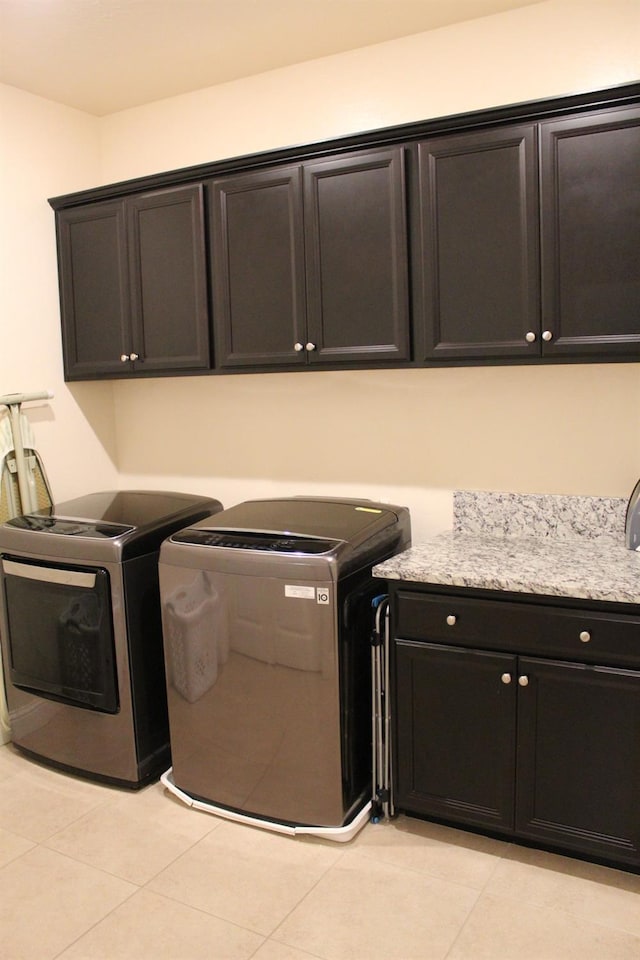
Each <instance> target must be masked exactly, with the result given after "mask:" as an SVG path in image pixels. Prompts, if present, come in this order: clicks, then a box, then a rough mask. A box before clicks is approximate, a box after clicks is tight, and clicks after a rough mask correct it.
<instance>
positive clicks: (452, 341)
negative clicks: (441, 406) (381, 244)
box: [413, 125, 540, 360]
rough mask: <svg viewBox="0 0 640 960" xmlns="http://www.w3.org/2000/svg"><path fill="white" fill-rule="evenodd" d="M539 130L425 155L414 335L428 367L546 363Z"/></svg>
mask: <svg viewBox="0 0 640 960" xmlns="http://www.w3.org/2000/svg"><path fill="white" fill-rule="evenodd" d="M537 191H538V184H537V174H536V131H535V127H534V126H533V125H526V126H510V127H503V128H498V129H494V130H483V131H479V132H477V133H465V134H456V135H453V136H449V137H442V138H434V139H432V140H426V141H424V142H423V143H420V144H419V146H418V185H417V191H416V193H417V196H416V198H415V200H414V207H413V210H414V213H415V223H414V238H415V247H416V253H417V257H416V259H415V261H414V268H415V276H416V283H415V287H414V293H415V297H416V310H415V316H416V326H417V328H418V336H419V337H420V335H421V340H422V345H421V348H420V350H421V353H422V359H427V360H433V359H455V358H460V359H468V358H472V357H478V358H481V357H506V356H526V355H528V354H531V355H538V354H539V350H540V348H539V344H538V339H539V338H538V332H539V329H540V308H539V269H538V195H537Z"/></svg>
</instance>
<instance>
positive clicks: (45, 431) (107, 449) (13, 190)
mask: <svg viewBox="0 0 640 960" xmlns="http://www.w3.org/2000/svg"><path fill="white" fill-rule="evenodd" d="M98 127H99V122H98V121H97V120H96V119H95V118H94V117H89V116H87V115H86V114H84V113H80V112H78V111H76V110H69V109H67V108H66V107H62V106H59V105H58V104H54V103H50V102H49V101H47V100H43V99H41V98H39V97H34V96H31V95H30V94H28V93H24V92H23V91H21V90H17V89H16V88H14V87H8V86H4V85H0V197H1V207H0V209H1V210H2V215H1V217H0V394H2V395H4V394H7V393H29V392H39V391H42V390H51V391H52V392H53V394H54V399H53V400H51V401H49V402H48V403H38V404H30V405H25V407H24V412H25V414H26V416H27V418H28V419H29V421H30V423H31V426H32V428H33V433H34V435H35V439H36V444H37V448H38V449H39V451H40V453H41V454H42V457H43V459H44V462H45V467H46V469H47V473H48V476H49V481H50V484H51V486H52V488H53V493H54V496H55V497H57V498H64V497H67V496H74V495H76V494H78V493H81V492H83V491H86V490H96V489H105V488H111V487H113V486H116V487H117V485H118V471H117V465H116V461H115V419H114V407H113V392H112V387H111V384H91V385H84V384H80V385H78V386H77V387H75V388H73V389H72V390H70V389H69V388H68V387H67V386H66V385H65V384H64V380H63V371H62V353H61V349H60V310H59V306H58V278H57V268H56V249H55V232H54V218H53V211H52V210H51V208H50V206H49V204H48V203H47V197H50V196H55V195H57V194H61V193H67V192H69V191H71V190H75V189H80V188H82V187H89V186H92V185H93V184H94V183H95V180H96V178H97V171H98V168H99V136H98ZM0 412H2V408H0Z"/></svg>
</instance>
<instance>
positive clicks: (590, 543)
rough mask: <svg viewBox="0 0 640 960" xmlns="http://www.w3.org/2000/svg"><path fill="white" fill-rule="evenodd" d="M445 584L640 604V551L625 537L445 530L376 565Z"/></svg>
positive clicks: (377, 570)
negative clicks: (628, 546)
mask: <svg viewBox="0 0 640 960" xmlns="http://www.w3.org/2000/svg"><path fill="white" fill-rule="evenodd" d="M373 573H374V576H376V577H383V578H385V579H387V580H411V581H414V582H417V583H430V584H438V585H442V586H455V587H472V588H475V589H482V590H506V591H511V592H513V593H534V594H541V595H544V596H557V597H576V598H578V599H586V600H604V601H609V602H616V603H636V604H640V553H638V552H637V551H633V550H627V549H626V547H625V545H624V541H623V542H622V543H618V542H616V541H614V540H611V539H607V538H602V539H598V540H590V539H586V538H585V539H576V540H553V539H546V538H545V539H543V538H536V537H504V536H491V535H488V534H473V533H443V534H440V536H438V537H435V538H434V539H433V540H429V541H427V542H426V543H422V544H418V545H417V546H415V547H410V548H409V550H405V551H404V553H400V554H398V555H397V556H395V557H391V558H390V559H389V560H385V561H384V563H380V564H378V565H377V566H375V567H374V568H373Z"/></svg>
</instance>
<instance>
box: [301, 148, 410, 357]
mask: <svg viewBox="0 0 640 960" xmlns="http://www.w3.org/2000/svg"><path fill="white" fill-rule="evenodd" d="M304 200H305V255H306V264H307V303H308V306H307V311H308V343H307V344H305V348H306V352H307V355H308V356H309V359H310V361H311V362H312V363H316V362H322V361H324V362H335V361H338V362H341V361H352V362H359V361H366V362H367V363H370V362H371V361H376V360H380V361H389V360H408V359H409V356H410V338H409V309H408V284H407V273H408V270H407V253H406V249H407V245H406V219H405V179H404V149H403V148H402V147H394V148H390V149H379V150H370V151H366V152H362V153H352V154H346V155H343V156H341V157H337V158H334V159H330V160H323V161H312V162H309V163H306V164H305V165H304Z"/></svg>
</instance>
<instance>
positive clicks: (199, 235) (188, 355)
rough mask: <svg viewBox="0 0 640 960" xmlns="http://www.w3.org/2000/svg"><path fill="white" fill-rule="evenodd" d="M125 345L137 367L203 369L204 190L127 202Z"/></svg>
mask: <svg viewBox="0 0 640 960" xmlns="http://www.w3.org/2000/svg"><path fill="white" fill-rule="evenodd" d="M127 216H128V233H129V276H130V282H131V318H132V341H131V343H132V346H131V352H132V353H133V355H134V358H133V359H134V363H135V369H136V370H182V369H189V370H198V369H206V368H207V367H208V366H209V362H210V361H209V316H208V309H207V279H206V257H205V241H204V209H203V188H202V186H201V185H197V186H193V187H178V188H175V189H171V190H161V191H158V192H156V193H147V194H141V195H140V196H134V197H132V198H131V199H130V200H128V201H127Z"/></svg>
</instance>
